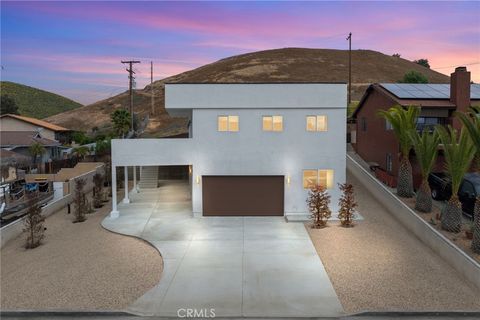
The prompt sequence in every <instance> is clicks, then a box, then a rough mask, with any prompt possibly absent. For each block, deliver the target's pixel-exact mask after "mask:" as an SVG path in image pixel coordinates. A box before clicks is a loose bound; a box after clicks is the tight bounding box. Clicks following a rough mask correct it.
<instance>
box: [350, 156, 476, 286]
mask: <svg viewBox="0 0 480 320" xmlns="http://www.w3.org/2000/svg"><path fill="white" fill-rule="evenodd" d="M347 170H348V172H349V173H351V174H352V175H353V176H355V177H356V178H357V179H358V180H359V181H360V182H361V183H362V185H363V186H364V187H365V188H366V189H367V190H369V191H370V192H371V193H372V195H373V196H374V197H375V198H376V199H377V200H378V201H379V202H380V203H381V204H382V205H384V206H385V207H386V208H387V209H388V210H389V212H390V213H391V214H392V215H393V216H394V217H395V218H396V219H397V220H398V221H399V222H400V223H402V224H403V225H404V226H405V227H406V228H407V229H408V230H410V231H411V232H413V233H414V234H415V236H417V238H419V239H420V240H421V241H422V242H423V243H425V244H426V245H427V246H428V247H430V248H431V249H432V250H433V251H434V252H436V253H437V254H438V255H439V256H440V257H442V258H443V259H444V260H445V261H447V263H449V264H450V265H451V266H452V267H453V268H454V269H455V270H456V271H457V272H458V273H459V274H460V275H462V276H463V277H464V278H465V279H467V281H468V282H469V283H472V284H473V285H474V286H476V287H477V288H479V289H480V264H479V263H478V262H476V261H475V260H473V259H472V258H471V257H470V256H468V255H467V254H465V253H464V252H463V251H462V250H460V249H459V248H458V247H457V246H456V245H455V244H453V243H452V242H451V241H449V240H448V239H447V238H445V236H443V235H442V234H441V233H440V232H438V231H437V230H435V229H434V228H433V227H432V226H431V225H430V224H428V223H427V222H426V221H425V220H423V219H422V218H421V217H419V216H418V215H417V214H416V213H415V212H414V211H413V210H412V209H410V208H409V207H408V206H407V205H406V204H404V203H403V202H402V201H401V200H400V199H398V198H397V197H396V196H395V195H394V194H393V193H392V192H390V190H388V189H387V188H386V187H385V186H384V185H383V184H382V183H380V182H379V181H378V180H377V179H376V178H375V177H373V176H372V175H371V174H370V173H369V172H368V171H367V170H365V169H364V168H363V167H361V166H360V165H359V164H358V163H357V162H356V161H355V160H353V159H352V158H351V157H350V156H349V155H347Z"/></svg>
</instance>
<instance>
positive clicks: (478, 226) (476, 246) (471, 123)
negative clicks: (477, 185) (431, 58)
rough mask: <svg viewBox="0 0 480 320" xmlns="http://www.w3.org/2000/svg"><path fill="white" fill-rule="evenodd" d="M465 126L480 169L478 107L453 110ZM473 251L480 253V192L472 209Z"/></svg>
mask: <svg viewBox="0 0 480 320" xmlns="http://www.w3.org/2000/svg"><path fill="white" fill-rule="evenodd" d="M455 115H456V116H457V117H459V118H460V120H461V121H462V122H463V125H464V126H465V128H466V130H467V131H468V134H469V136H470V139H471V140H472V141H473V144H474V145H475V149H476V155H475V160H476V162H477V163H476V169H477V172H478V171H480V163H479V162H480V119H479V115H480V107H471V108H470V112H469V113H467V114H465V113H461V112H455ZM471 248H472V250H473V251H474V252H475V253H480V194H479V195H477V198H476V199H475V208H474V210H473V240H472V245H471Z"/></svg>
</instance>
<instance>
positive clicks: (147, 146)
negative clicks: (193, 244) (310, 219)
mask: <svg viewBox="0 0 480 320" xmlns="http://www.w3.org/2000/svg"><path fill="white" fill-rule="evenodd" d="M192 86H196V85H178V87H177V85H168V86H167V89H166V97H167V107H171V106H172V105H173V106H182V107H181V108H183V106H190V108H192V109H193V113H192V130H193V135H192V138H189V139H135V140H113V141H112V161H113V165H114V166H125V165H127V166H132V165H137V166H138V165H192V168H193V172H192V177H193V184H192V206H193V211H194V213H195V214H200V213H201V212H202V192H201V188H202V182H201V181H200V184H197V183H196V182H195V180H196V179H195V178H196V177H197V176H200V177H201V176H203V175H283V176H285V177H287V176H290V185H287V183H285V214H287V215H289V214H305V213H307V211H308V210H307V207H306V202H305V201H306V197H307V190H304V189H303V183H302V177H303V170H305V169H332V170H334V188H333V189H331V190H330V191H329V192H330V194H331V196H332V199H331V200H332V205H331V207H332V210H334V211H336V210H337V202H338V197H339V191H338V187H337V183H341V182H344V181H345V170H346V169H345V167H346V164H345V161H346V160H345V159H346V86H345V85H344V84H302V85H291V84H285V85H283V84H276V85H269V86H267V85H198V86H197V87H196V88H197V90H193V89H192ZM211 86H212V87H217V86H222V87H223V88H221V89H223V90H219V89H215V90H210V92H209V90H207V93H208V94H206V96H202V97H199V95H200V96H201V95H203V93H200V91H201V90H198V89H200V88H210V87H211ZM225 86H226V87H225ZM237 86H238V91H237ZM258 87H263V88H267V87H268V90H266V91H265V92H264V93H263V94H262V92H261V91H259V90H258ZM305 87H307V88H305ZM182 88H183V89H188V90H187V91H186V93H185V96H184V95H182V94H181V92H182V90H181V89H182ZM228 88H231V89H228ZM246 88H250V89H251V90H253V93H252V95H251V96H249V98H248V101H244V102H241V105H243V106H244V107H238V108H237V107H234V106H238V105H240V104H239V103H240V102H239V101H238V100H236V102H234V101H233V100H235V99H236V98H238V97H241V96H244V95H247V96H248V92H245V91H243V90H245V89H246ZM314 89H318V90H314ZM171 92H174V93H173V94H174V96H173V97H172V96H171ZM250 92H251V91H250ZM240 93H241V94H240ZM229 94H230V95H231V97H232V99H233V100H232V102H231V105H230V106H229V108H220V107H219V106H220V105H222V104H221V103H219V101H221V102H222V103H225V104H228V103H227V99H226V96H228V95H229ZM304 94H308V95H311V96H309V97H302V98H298V97H297V96H301V95H304ZM211 95H213V97H212V96H211ZM255 95H256V97H257V99H254V98H253V97H254V96H255ZM263 95H267V96H269V95H273V97H265V96H263ZM177 98H178V100H177ZM215 98H218V101H217V99H215ZM203 99H204V100H203ZM274 100H275V101H274ZM207 103H211V105H212V106H211V108H207ZM247 103H248V105H247ZM313 103H316V104H317V105H314V104H313ZM263 104H265V105H267V106H268V107H264V106H263ZM274 105H277V106H280V107H275V108H274V107H273V106H274ZM198 106H204V107H198ZM218 115H238V116H239V127H240V130H239V131H238V132H218V131H217V116H218ZM263 115H282V116H283V131H282V132H265V131H263V130H262V116H263ZM307 115H326V116H327V117H328V131H327V132H309V131H306V116H307Z"/></svg>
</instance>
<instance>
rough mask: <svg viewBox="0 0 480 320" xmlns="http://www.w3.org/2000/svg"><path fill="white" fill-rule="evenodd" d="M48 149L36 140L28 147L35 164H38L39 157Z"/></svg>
mask: <svg viewBox="0 0 480 320" xmlns="http://www.w3.org/2000/svg"><path fill="white" fill-rule="evenodd" d="M46 151H47V150H46V149H45V147H44V146H43V145H42V144H40V143H38V142H34V143H32V144H31V145H30V147H29V148H28V152H29V153H30V155H31V156H32V160H33V164H34V165H36V164H37V158H38V157H39V156H42V155H43V154H44V153H45V152H46Z"/></svg>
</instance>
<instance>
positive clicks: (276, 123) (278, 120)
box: [272, 116, 283, 131]
mask: <svg viewBox="0 0 480 320" xmlns="http://www.w3.org/2000/svg"><path fill="white" fill-rule="evenodd" d="M272 118H273V131H283V117H282V116H273V117H272Z"/></svg>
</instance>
